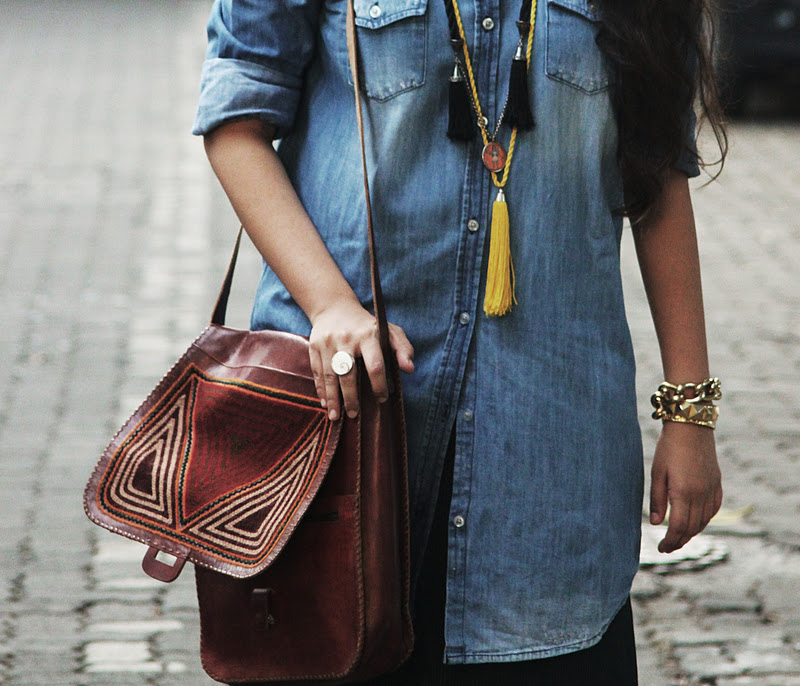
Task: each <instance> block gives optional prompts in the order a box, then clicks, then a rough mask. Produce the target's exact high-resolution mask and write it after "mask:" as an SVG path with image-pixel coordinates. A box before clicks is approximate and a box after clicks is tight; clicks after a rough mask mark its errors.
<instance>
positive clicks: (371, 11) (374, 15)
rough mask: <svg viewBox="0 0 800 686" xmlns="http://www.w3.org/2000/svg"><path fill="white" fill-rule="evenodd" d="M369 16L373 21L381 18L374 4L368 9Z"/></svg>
mask: <svg viewBox="0 0 800 686" xmlns="http://www.w3.org/2000/svg"><path fill="white" fill-rule="evenodd" d="M369 16H370V17H372V18H373V19H377V18H378V17H380V16H381V8H380V7H379V6H378V5H377V3H376V4H374V5H373V6H372V7H370V8H369Z"/></svg>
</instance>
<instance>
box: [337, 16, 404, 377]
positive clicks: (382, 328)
mask: <svg viewBox="0 0 800 686" xmlns="http://www.w3.org/2000/svg"><path fill="white" fill-rule="evenodd" d="M353 2H354V0H347V54H348V56H349V58H350V71H351V72H352V74H353V90H354V91H355V97H356V122H357V124H358V136H359V138H360V140H361V165H362V168H363V171H364V195H365V196H366V201H367V233H368V235H369V262H370V272H371V276H372V298H373V300H374V302H375V317H376V318H377V320H378V334H379V336H380V341H381V348H383V356H384V358H385V359H386V360H387V361H388V360H390V359H394V355H392V354H391V347H390V346H389V325H388V324H387V322H386V307H385V305H384V303H383V290H382V289H381V277H380V272H379V271H378V260H377V256H376V255H375V230H374V228H373V223H372V203H371V202H370V195H369V177H368V176H367V151H366V144H365V142H364V116H363V114H362V111H361V83H360V79H359V77H358V43H357V38H356V22H355V9H354V7H353Z"/></svg>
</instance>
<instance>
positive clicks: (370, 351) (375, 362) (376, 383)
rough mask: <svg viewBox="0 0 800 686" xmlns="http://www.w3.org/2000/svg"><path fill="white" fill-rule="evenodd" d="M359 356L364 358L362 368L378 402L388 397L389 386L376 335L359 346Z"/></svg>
mask: <svg viewBox="0 0 800 686" xmlns="http://www.w3.org/2000/svg"><path fill="white" fill-rule="evenodd" d="M361 357H362V359H363V360H364V368H365V369H366V372H367V376H368V377H369V383H370V387H371V388H372V392H373V393H374V394H375V397H377V399H378V401H379V402H384V401H385V400H386V399H387V398H388V397H389V386H388V384H387V382H386V365H385V363H384V360H383V352H382V351H381V345H380V343H379V342H378V339H377V337H376V338H373V339H372V340H370V341H367V342H365V343H364V344H363V345H362V346H361Z"/></svg>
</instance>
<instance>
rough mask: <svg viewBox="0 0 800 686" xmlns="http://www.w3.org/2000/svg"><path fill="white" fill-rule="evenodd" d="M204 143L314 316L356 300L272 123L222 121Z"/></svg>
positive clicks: (242, 214) (256, 236)
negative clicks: (280, 152)
mask: <svg viewBox="0 0 800 686" xmlns="http://www.w3.org/2000/svg"><path fill="white" fill-rule="evenodd" d="M205 146H206V153H207V155H208V158H209V161H210V162H211V166H212V167H213V169H214V172H215V173H216V175H217V177H218V178H219V181H220V183H221V184H222V187H223V188H224V189H225V192H226V194H227V195H228V198H229V199H230V201H231V205H232V206H233V209H234V211H235V212H236V214H237V216H238V217H239V220H240V221H241V222H242V224H243V225H244V227H245V230H246V231H247V233H248V235H249V236H250V238H251V240H252V241H253V244H254V245H255V246H256V248H257V249H258V251H259V252H260V253H261V255H262V256H263V257H264V259H265V260H266V261H267V264H269V266H270V268H271V269H272V270H273V271H274V272H275V274H276V275H277V276H278V278H279V279H280V280H281V282H282V283H283V285H284V286H286V289H287V290H288V291H289V293H290V294H291V295H292V297H293V298H294V299H295V301H296V302H297V304H298V305H299V306H300V307H301V308H302V309H303V311H304V312H305V313H306V315H307V316H308V318H309V319H310V320H311V322H312V323H313V322H314V320H315V319H316V317H317V316H318V315H319V314H320V313H321V312H322V311H324V310H325V309H326V308H328V307H329V306H330V305H331V304H332V303H334V302H336V301H341V300H342V299H346V300H353V301H356V302H357V300H356V296H355V294H354V293H353V291H352V289H351V288H350V286H349V285H348V283H347V281H346V280H345V278H344V277H343V276H342V273H341V272H340V271H339V268H338V267H337V266H336V263H335V262H334V261H333V258H331V256H330V253H329V252H328V250H327V248H326V247H325V244H324V243H323V242H322V239H321V238H320V236H319V233H318V232H317V230H316V228H315V227H314V225H313V224H312V222H311V220H310V218H309V217H308V215H307V214H306V211H305V209H304V208H303V206H302V204H301V203H300V200H299V198H298V197H297V194H296V193H295V191H294V188H293V187H292V184H291V181H290V180H289V178H288V177H287V175H286V172H285V170H284V168H283V165H282V163H281V161H280V160H279V158H278V156H277V154H276V152H275V150H274V148H273V146H272V131H271V130H270V129H269V127H266V126H265V125H264V124H263V123H262V122H260V121H258V120H255V119H249V120H244V121H238V122H232V123H230V124H223V125H222V126H220V127H219V128H217V129H215V130H214V131H212V132H211V133H209V134H207V135H206V137H205Z"/></svg>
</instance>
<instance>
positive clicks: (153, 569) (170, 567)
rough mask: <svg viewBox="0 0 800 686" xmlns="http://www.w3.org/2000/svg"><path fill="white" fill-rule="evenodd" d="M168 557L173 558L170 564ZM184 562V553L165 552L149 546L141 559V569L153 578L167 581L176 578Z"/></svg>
mask: <svg viewBox="0 0 800 686" xmlns="http://www.w3.org/2000/svg"><path fill="white" fill-rule="evenodd" d="M169 558H174V562H172V564H170V560H169ZM185 564H186V555H176V554H174V553H165V552H164V551H162V550H159V549H158V548H155V547H153V546H150V547H149V548H148V549H147V552H146V553H145V555H144V559H143V560H142V569H143V570H144V571H145V573H147V574H148V575H150V576H151V577H153V578H154V579H157V580H158V581H164V582H167V583H169V582H170V581H175V579H177V578H178V575H179V574H180V573H181V570H182V569H183V565H185Z"/></svg>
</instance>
